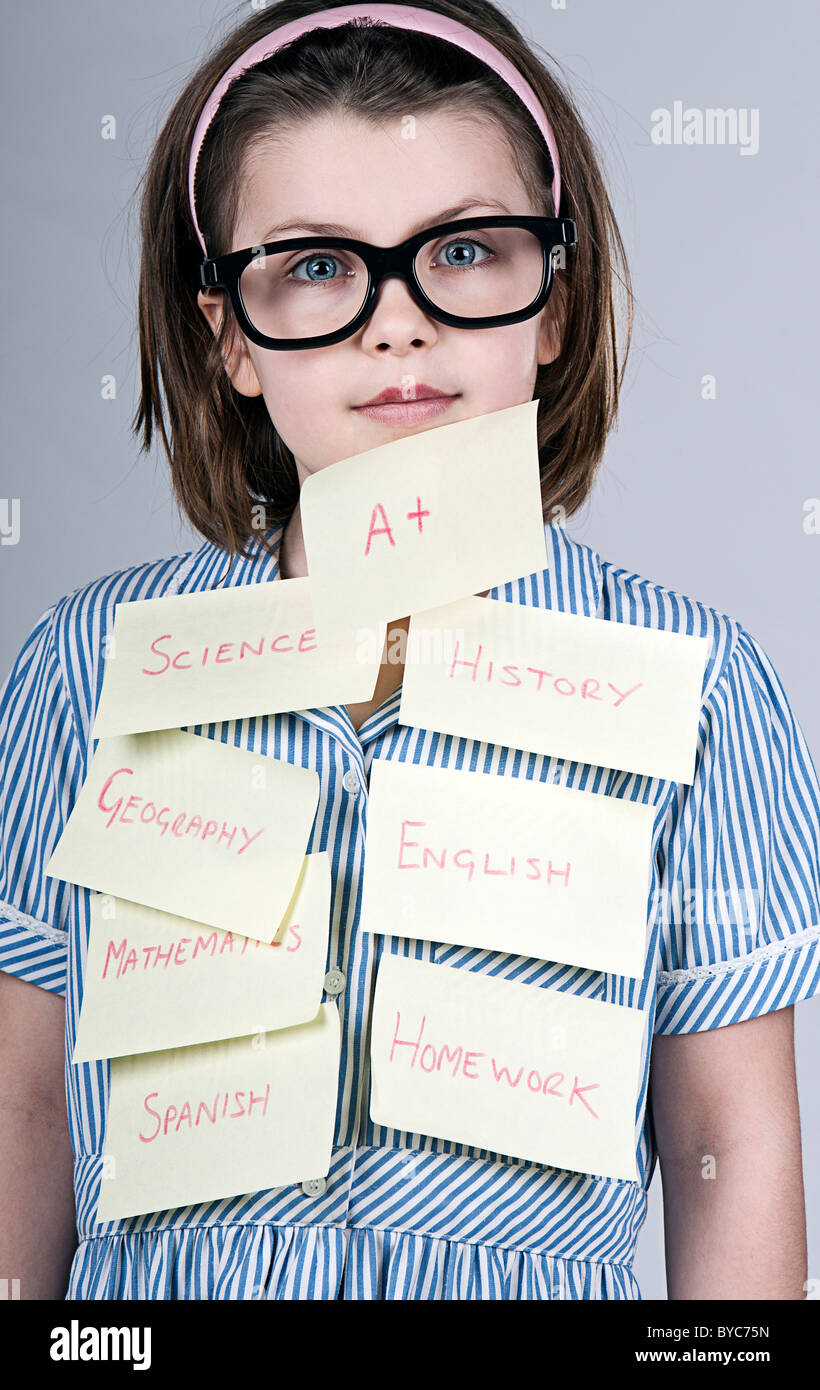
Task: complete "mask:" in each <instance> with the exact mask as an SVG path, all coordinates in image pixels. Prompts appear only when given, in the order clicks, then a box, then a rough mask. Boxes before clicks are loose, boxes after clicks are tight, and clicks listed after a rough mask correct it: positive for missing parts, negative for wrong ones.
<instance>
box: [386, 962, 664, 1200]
mask: <svg viewBox="0 0 820 1390" xmlns="http://www.w3.org/2000/svg"><path fill="white" fill-rule="evenodd" d="M645 1025H646V1015H645V1014H644V1013H643V1012H641V1011H640V1010H637V1009H627V1008H624V1007H622V1006H620V1005H618V1004H607V1003H603V1002H602V1001H600V1000H596V999H581V998H579V997H578V996H577V995H571V994H568V993H566V992H565V991H561V990H556V989H542V988H540V987H538V986H535V985H522V984H517V983H514V982H512V981H510V980H498V979H494V978H493V977H492V976H490V975H479V974H476V973H475V972H474V971H471V970H456V969H452V968H451V967H450V966H446V965H430V964H428V963H427V962H426V961H417V960H409V959H406V958H405V957H402V956H394V955H389V954H387V953H385V954H384V955H383V956H382V959H381V961H380V963H379V972H378V976H377V979H376V993H375V998H374V1002H373V1030H372V1036H371V1049H370V1057H371V1070H372V1078H373V1083H372V1091H371V1101H370V1117H371V1119H372V1120H374V1121H375V1122H376V1124H380V1125H389V1126H391V1127H392V1128H394V1129H400V1130H404V1131H405V1132H410V1133H418V1134H430V1135H433V1136H435V1137H436V1138H439V1139H450V1140H452V1141H454V1142H455V1143H458V1144H469V1145H471V1146H472V1147H475V1148H480V1149H490V1150H491V1151H492V1152H494V1153H499V1154H506V1155H508V1156H509V1157H511V1158H524V1159H528V1160H529V1161H530V1162H533V1163H544V1164H547V1165H549V1166H550V1167H553V1168H570V1169H572V1170H573V1171H576V1172H580V1173H591V1174H594V1175H595V1176H598V1177H605V1178H623V1179H625V1180H626V1181H628V1182H633V1181H636V1180H637V1177H638V1171H637V1162H636V1156H635V1148H636V1136H635V1116H636V1112H637V1101H638V1090H639V1085H640V1075H641V1060H642V1051H643V1040H644V1032H645Z"/></svg>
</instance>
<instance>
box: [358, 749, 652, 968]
mask: <svg viewBox="0 0 820 1390" xmlns="http://www.w3.org/2000/svg"><path fill="white" fill-rule="evenodd" d="M654 818H655V809H654V807H653V806H651V805H649V806H644V805H642V804H640V803H638V802H633V801H620V800H618V798H617V797H613V796H605V795H603V794H602V793H599V792H586V791H577V790H573V789H570V788H568V787H556V786H553V785H552V784H550V783H546V782H534V781H527V780H526V779H525V778H523V777H499V776H496V775H495V774H492V773H483V772H471V771H465V770H462V769H458V768H448V767H424V766H422V765H421V764H419V765H416V764H414V763H399V762H392V761H390V760H389V759H387V758H374V759H373V763H372V766H371V771H370V796H369V800H368V808H367V842H366V845H365V858H364V882H363V885H362V915H361V925H362V930H363V931H368V932H376V933H380V934H382V935H385V936H409V937H420V938H422V939H423V940H425V941H441V942H446V943H451V944H452V945H455V946H477V947H480V948H482V949H484V950H488V951H505V952H508V953H510V954H512V955H522V956H533V957H535V958H536V959H538V960H552V961H565V962H566V963H567V964H568V965H582V966H585V967H586V968H587V969H592V970H603V971H607V972H609V973H612V974H617V975H631V976H641V975H642V974H643V971H644V966H645V958H646V931H647V914H648V899H649V882H650V867H651V854H652V830H653V825H654Z"/></svg>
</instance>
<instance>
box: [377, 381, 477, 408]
mask: <svg viewBox="0 0 820 1390" xmlns="http://www.w3.org/2000/svg"><path fill="white" fill-rule="evenodd" d="M452 395H455V392H453V391H439V390H438V388H437V387H435V386H428V385H427V384H426V382H424V381H419V382H417V383H416V387H415V390H414V391H413V394H412V395H410V396H408V395H406V394H405V393H404V392H403V391H402V390H401V388H400V387H398V386H386V387H385V389H384V390H383V391H380V392H379V394H378V396H373V398H372V399H371V400H369V401H362V403H361V405H356V406H354V407H353V409H354V410H361V409H362V408H363V407H364V406H366V405H393V404H395V403H396V402H399V403H401V404H407V403H408V402H411V401H429V400H435V399H437V398H439V397H442V396H452Z"/></svg>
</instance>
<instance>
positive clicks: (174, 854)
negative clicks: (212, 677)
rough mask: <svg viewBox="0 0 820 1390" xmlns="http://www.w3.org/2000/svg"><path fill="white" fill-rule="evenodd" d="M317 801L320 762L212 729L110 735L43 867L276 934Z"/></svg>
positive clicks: (225, 925)
mask: <svg viewBox="0 0 820 1390" xmlns="http://www.w3.org/2000/svg"><path fill="white" fill-rule="evenodd" d="M318 803H319V775H318V773H316V772H314V771H313V770H312V769H309V768H302V767H296V766H294V765H293V764H292V763H288V762H284V761H281V760H280V759H278V758H267V757H263V756H262V754H260V753H255V752H251V751H249V750H248V749H244V748H235V747H234V746H233V745H232V744H227V743H218V742H216V740H214V739H211V738H208V737H206V736H205V735H204V734H191V733H185V732H183V731H181V730H179V729H164V730H162V731H160V732H153V733H144V734H122V735H119V736H117V737H115V738H104V739H101V740H100V742H99V743H98V745H97V748H96V750H95V752H94V756H93V757H92V759H91V763H90V765H89V769H88V775H87V777H86V780H85V782H84V784H83V787H82V790H81V791H80V794H79V796H78V798H77V801H76V803H75V805H74V807H73V809H72V811H71V814H70V816H69V818H68V820H67V822H66V824H65V827H64V829H63V833H62V835H61V836H60V839H59V840H58V841H57V845H56V848H55V850H54V853H53V854H52V856H51V858H50V860H49V862H48V863H47V864H46V866H45V872H46V874H48V875H49V876H50V877H52V878H61V879H66V880H67V881H68V882H70V883H79V884H81V885H82V886H83V887H85V888H95V889H97V891H98V892H101V893H111V894H113V895H114V897H117V898H128V899H129V901H131V902H137V903H143V904H144V905H145V906H146V907H156V908H159V910H160V911H161V912H171V913H174V914H175V915H176V916H178V917H190V918H192V919H193V920H194V921H196V922H199V923H205V924H206V925H207V926H211V927H220V928H221V929H222V930H223V931H234V932H240V933H241V934H242V935H243V936H254V937H257V938H258V939H259V940H260V941H272V940H273V937H274V936H275V935H276V932H277V928H278V927H279V924H280V923H281V921H282V918H283V916H284V914H285V912H286V910H287V907H288V904H289V902H290V900H291V898H292V896H293V893H294V891H295V889H296V886H297V880H298V878H299V874H300V873H301V871H302V864H303V860H304V857H305V853H306V850H307V844H308V840H309V837H310V832H311V829H312V826H313V818H314V816H315V814H316V807H317V805H318Z"/></svg>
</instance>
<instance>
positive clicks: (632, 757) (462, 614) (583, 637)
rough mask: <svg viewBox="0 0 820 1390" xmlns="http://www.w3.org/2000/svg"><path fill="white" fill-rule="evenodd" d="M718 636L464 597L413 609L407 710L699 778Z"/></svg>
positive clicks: (629, 767) (586, 757)
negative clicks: (706, 685)
mask: <svg viewBox="0 0 820 1390" xmlns="http://www.w3.org/2000/svg"><path fill="white" fill-rule="evenodd" d="M709 645H710V643H709V638H707V637H693V636H690V635H688V634H686V633H678V632H664V631H661V630H660V629H658V628H651V627H641V626H640V625H638V624H631V623H619V622H610V621H608V620H606V619H603V618H588V617H584V616H580V615H578V614H575V613H556V612H552V611H551V610H545V609H540V608H528V607H526V606H524V605H523V604H517V603H507V602H505V601H503V600H497V599H490V598H474V597H466V598H462V599H460V600H458V601H457V602H455V603H451V604H447V605H445V606H444V607H441V608H438V609H435V610H432V611H430V612H427V613H423V614H416V615H414V616H413V617H412V618H411V621H410V627H409V631H408V643H407V660H406V663H405V670H404V679H403V685H402V695H401V707H400V709H399V719H400V721H401V723H403V724H414V725H418V726H420V727H421V728H424V729H435V730H437V731H438V732H439V733H449V734H460V735H462V736H464V737H467V738H476V739H482V740H483V741H484V742H487V743H500V744H503V745H505V746H506V747H510V748H522V749H525V750H527V751H528V752H532V753H550V754H557V755H558V756H560V757H562V758H571V759H574V760H575V761H577V762H581V763H595V764H597V765H599V766H602V767H615V768H622V769H623V770H624V771H626V772H638V773H643V774H645V775H647V776H649V777H663V778H669V779H671V780H672V781H675V782H684V783H691V781H692V779H693V777H694V772H695V757H696V752H697V735H698V721H699V718H700V707H701V696H702V690H703V676H704V670H705V667H706V660H707V657H708V654H709Z"/></svg>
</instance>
